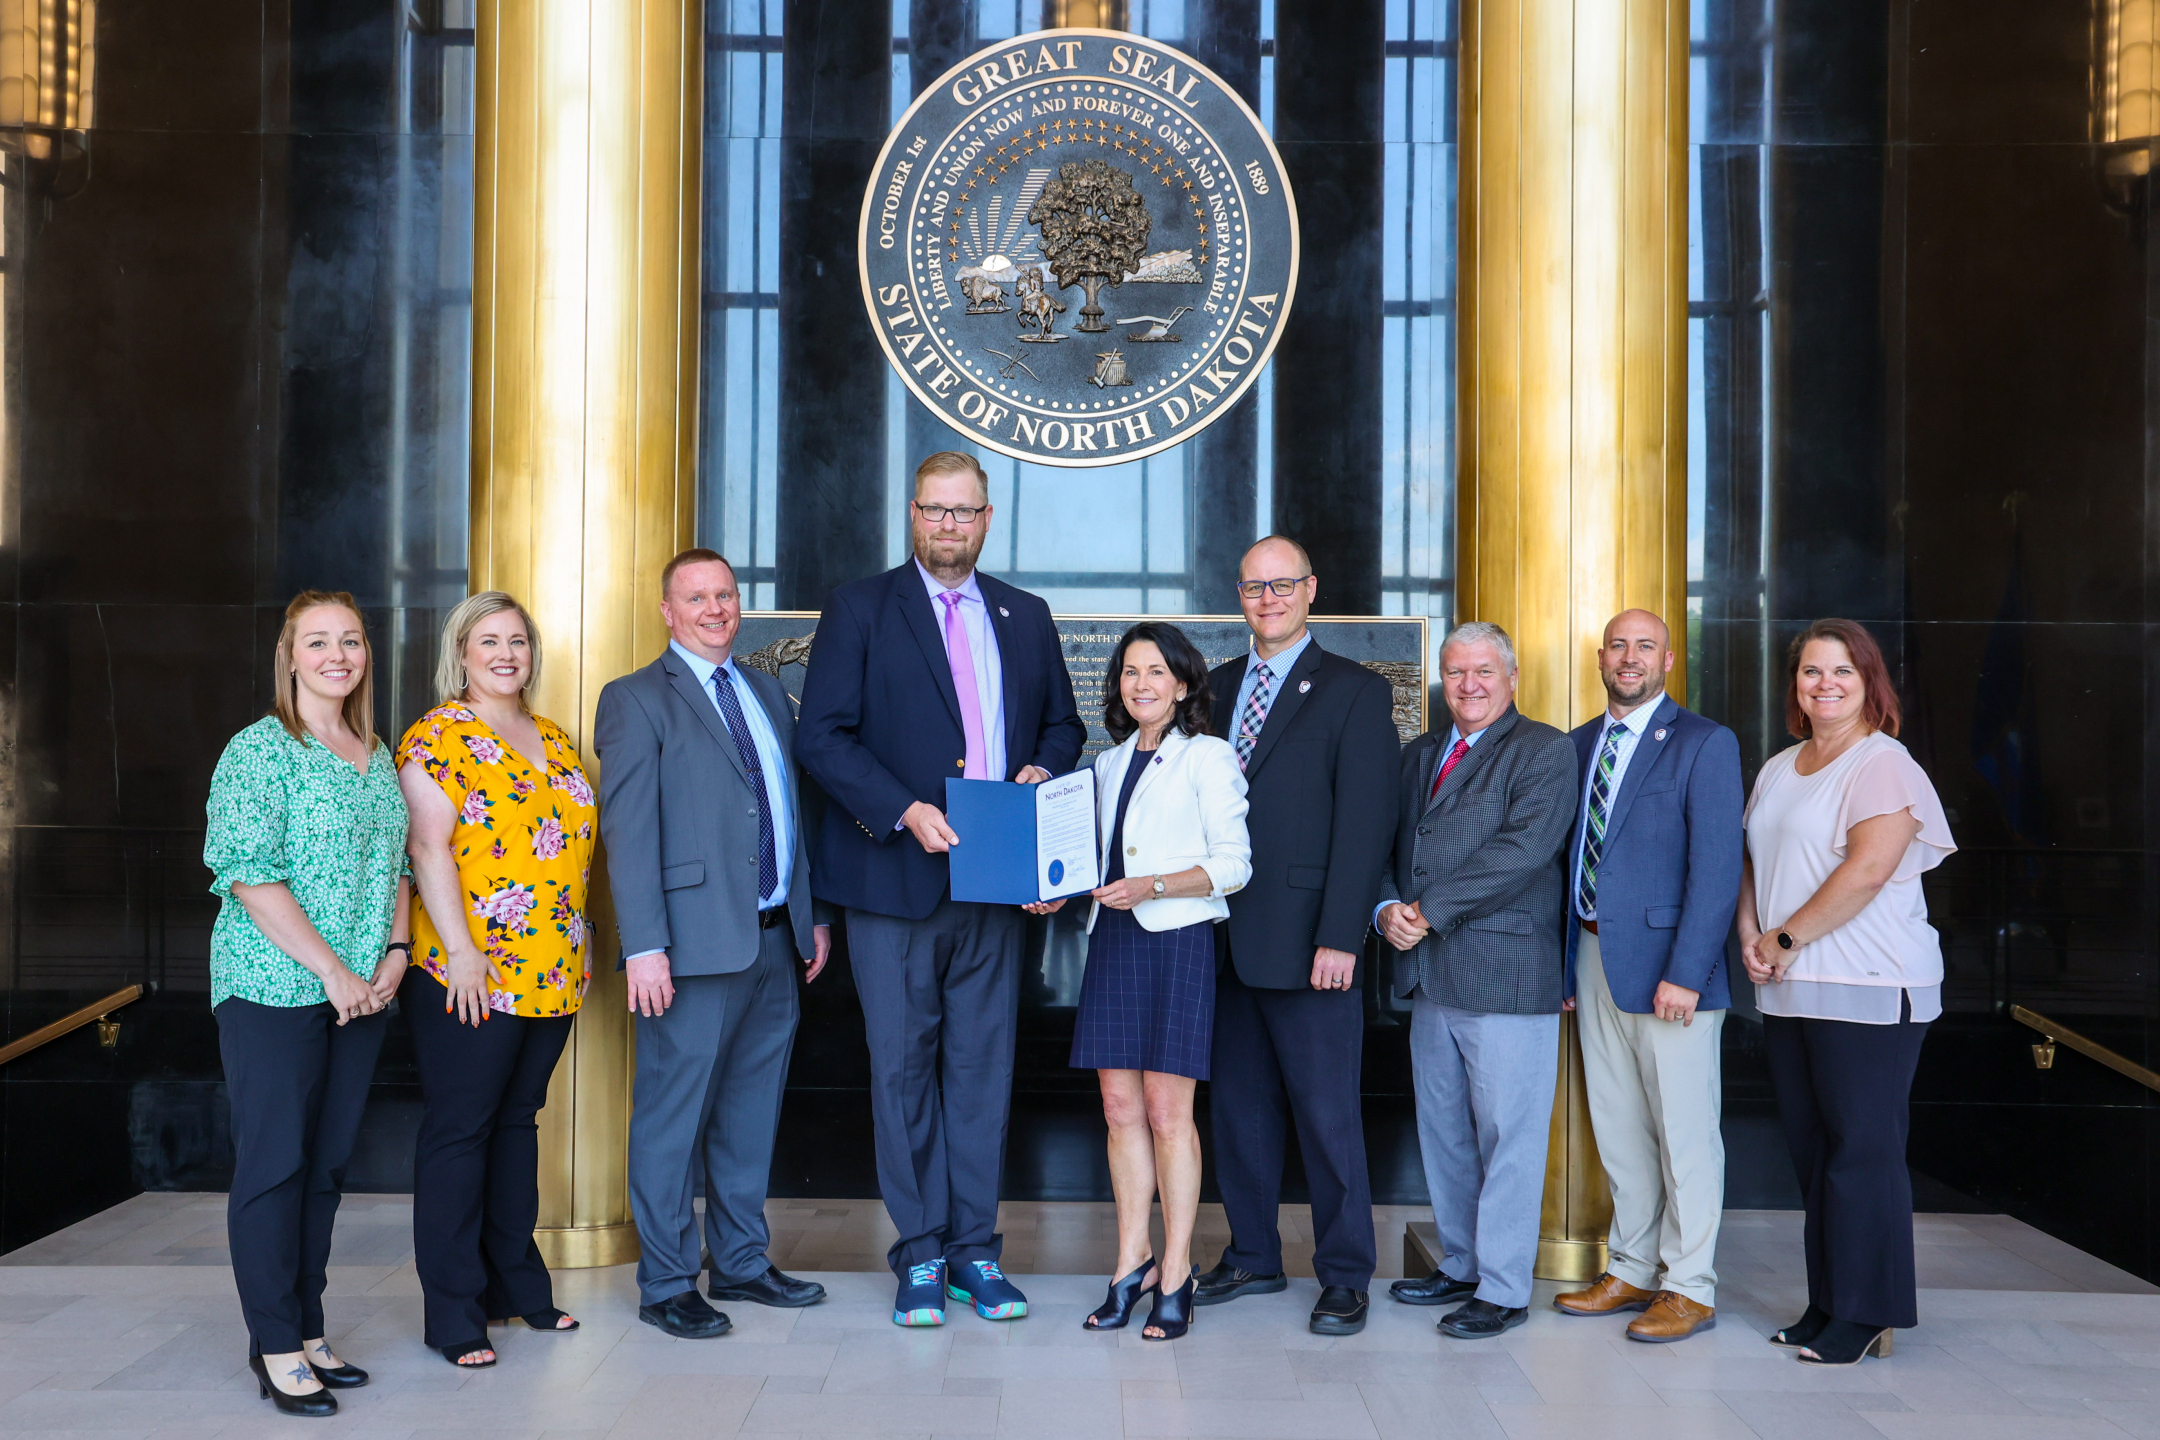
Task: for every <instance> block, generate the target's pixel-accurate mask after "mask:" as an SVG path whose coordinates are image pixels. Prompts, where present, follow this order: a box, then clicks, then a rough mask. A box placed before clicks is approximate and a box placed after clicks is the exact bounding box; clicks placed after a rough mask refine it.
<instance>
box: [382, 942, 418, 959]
mask: <svg viewBox="0 0 2160 1440" xmlns="http://www.w3.org/2000/svg"><path fill="white" fill-rule="evenodd" d="M392 950H403V951H404V952H405V958H406V959H407V960H410V959H412V941H410V940H393V941H391V942H390V943H389V944H388V945H385V946H383V954H385V955H387V954H389V953H390V952H391V951H392Z"/></svg>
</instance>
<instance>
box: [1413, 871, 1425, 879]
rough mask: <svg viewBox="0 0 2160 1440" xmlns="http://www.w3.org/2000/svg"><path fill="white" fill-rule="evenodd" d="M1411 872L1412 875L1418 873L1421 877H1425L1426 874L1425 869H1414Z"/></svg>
mask: <svg viewBox="0 0 2160 1440" xmlns="http://www.w3.org/2000/svg"><path fill="white" fill-rule="evenodd" d="M1410 873H1411V874H1412V875H1416V876H1419V877H1421V878H1422V877H1423V875H1424V874H1425V872H1424V871H1423V870H1413V871H1411V872H1410Z"/></svg>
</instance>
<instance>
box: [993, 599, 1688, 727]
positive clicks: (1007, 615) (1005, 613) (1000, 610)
mask: <svg viewBox="0 0 2160 1440" xmlns="http://www.w3.org/2000/svg"><path fill="white" fill-rule="evenodd" d="M998 614H1000V615H1002V616H1004V617H1005V618H1006V619H1007V620H1010V619H1012V611H1010V610H1007V609H1006V608H1005V607H1004V606H1002V605H1000V606H998ZM1662 733H1663V732H1660V734H1661V736H1662Z"/></svg>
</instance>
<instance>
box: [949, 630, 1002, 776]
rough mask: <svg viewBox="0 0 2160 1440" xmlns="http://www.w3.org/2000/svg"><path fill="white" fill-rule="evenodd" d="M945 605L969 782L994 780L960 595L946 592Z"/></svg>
mask: <svg viewBox="0 0 2160 1440" xmlns="http://www.w3.org/2000/svg"><path fill="white" fill-rule="evenodd" d="M938 598H939V599H940V600H943V601H944V602H945V659H946V662H947V663H948V664H950V665H951V666H952V683H953V689H955V690H957V691H959V692H960V729H961V732H962V733H963V734H965V735H966V736H967V769H966V770H965V771H964V772H962V773H964V774H965V775H966V777H967V778H968V779H970V780H989V779H993V778H995V777H993V776H992V775H991V774H990V751H989V749H988V748H987V747H986V746H985V745H984V744H983V728H982V695H981V693H980V692H979V691H977V690H976V688H975V652H974V651H973V650H970V649H969V648H968V638H967V626H965V625H963V624H961V623H960V601H961V598H962V597H961V594H960V592H959V591H957V590H947V591H946V592H945V593H944V594H943V595H940V596H939V597H938Z"/></svg>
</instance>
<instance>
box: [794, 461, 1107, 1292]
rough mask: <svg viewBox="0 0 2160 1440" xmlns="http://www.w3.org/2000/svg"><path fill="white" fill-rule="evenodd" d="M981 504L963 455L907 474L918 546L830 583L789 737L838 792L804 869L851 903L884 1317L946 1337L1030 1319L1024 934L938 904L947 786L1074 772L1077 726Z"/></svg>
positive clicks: (999, 919)
mask: <svg viewBox="0 0 2160 1440" xmlns="http://www.w3.org/2000/svg"><path fill="white" fill-rule="evenodd" d="M990 510H991V507H990V482H989V479H988V477H986V476H985V475H984V474H983V472H982V467H981V466H980V465H978V464H977V463H976V461H975V458H974V457H973V456H971V455H962V454H959V453H957V452H954V451H943V452H941V453H939V454H936V455H932V456H931V457H930V458H929V459H927V460H925V461H923V462H922V464H921V465H920V466H919V467H917V469H916V471H915V499H914V503H913V505H912V507H911V510H910V514H911V517H912V518H911V524H910V530H911V533H912V537H913V540H914V549H915V553H914V555H913V557H912V558H910V559H909V560H908V561H907V562H906V563H904V564H902V565H901V566H900V567H899V568H898V569H895V570H889V571H887V572H886V573H884V574H882V575H873V576H871V577H870V578H869V579H866V580H856V581H852V582H850V583H849V584H846V585H842V586H841V587H839V588H838V589H837V590H835V591H833V594H832V599H831V600H830V602H828V603H827V605H826V607H825V612H824V614H823V615H821V616H820V617H819V619H818V628H817V639H816V642H815V644H814V646H813V648H812V650H811V655H810V665H809V674H808V676H807V678H806V679H805V680H804V682H803V697H802V717H801V720H800V722H799V723H798V726H797V728H796V732H795V736H796V739H795V755H796V759H797V760H798V761H799V762H800V763H801V765H802V768H803V769H804V770H805V771H806V772H808V773H809V774H810V775H811V776H812V777H813V778H814V779H816V781H817V782H818V784H819V785H821V786H823V787H824V790H825V793H826V795H827V796H829V797H830V798H831V801H832V803H831V804H830V805H829V806H828V807H827V809H826V812H825V820H824V824H823V826H822V827H821V829H820V830H819V832H818V835H817V838H816V840H815V841H814V842H813V843H812V846H811V852H810V872H811V876H812V886H813V888H815V889H816V890H817V894H818V896H819V898H820V899H821V900H824V901H827V902H830V903H834V904H838V905H843V906H845V907H846V908H847V938H848V953H849V959H850V963H851V965H852V968H853V969H854V972H855V987H856V989H857V991H858V992H859V993H860V994H861V996H862V1006H863V1020H864V1025H865V1029H866V1031H867V1035H868V1039H869V1044H870V1072H871V1100H870V1106H871V1115H872V1117H873V1119H874V1121H875V1124H876V1130H877V1164H878V1188H879V1190H880V1191H881V1192H882V1193H883V1195H884V1197H885V1209H886V1212H887V1213H888V1214H889V1215H891V1216H892V1221H893V1226H894V1228H895V1229H897V1230H898V1231H899V1232H900V1238H899V1239H897V1240H895V1241H894V1242H893V1245H892V1248H891V1250H890V1251H888V1252H887V1255H886V1259H887V1261H888V1262H889V1263H890V1264H891V1266H892V1268H893V1272H894V1274H895V1275H896V1276H897V1277H898V1278H899V1281H900V1293H899V1296H898V1298H897V1299H896V1300H895V1301H894V1303H893V1323H895V1324H898V1325H942V1324H943V1323H944V1322H945V1298H946V1296H947V1295H948V1294H949V1295H951V1296H952V1297H953V1298H954V1299H957V1300H966V1301H969V1302H970V1303H972V1304H973V1305H974V1306H975V1310H976V1313H977V1314H979V1315H981V1316H982V1317H983V1318H984V1319H987V1320H1015V1319H1018V1318H1020V1317H1021V1316H1023V1315H1025V1314H1026V1313H1027V1297H1026V1296H1024V1295H1022V1294H1021V1293H1020V1291H1019V1289H1018V1288H1017V1287H1016V1286H1014V1285H1013V1283H1012V1282H1011V1281H1010V1280H1008V1279H1006V1278H1005V1276H1004V1274H1003V1272H1002V1271H1000V1270H999V1268H998V1257H999V1254H1000V1251H1001V1248H1002V1242H1003V1237H1002V1236H1000V1235H999V1234H998V1233H997V1204H998V1177H999V1172H1000V1170H1002V1168H1003V1166H1004V1159H1005V1122H1006V1115H1007V1112H1008V1110H1009V1109H1010V1107H1011V1102H1012V1071H1013V1041H1014V1036H1015V1033H1016V1030H1017V1028H1018V1021H1019V1005H1020V962H1021V954H1020V950H1021V941H1022V937H1023V935H1024V924H1025V922H1024V920H1023V919H1022V916H1021V911H1020V908H1019V907H1017V906H1013V905H981V904H973V903H969V902H966V901H959V900H955V899H953V898H952V885H951V863H950V861H949V860H948V859H947V852H948V851H949V850H951V849H952V847H953V846H955V845H958V844H964V843H965V842H966V840H967V837H966V836H964V835H957V834H955V833H954V831H953V827H952V826H951V825H950V824H949V823H948V822H947V821H946V818H945V812H944V801H945V782H946V781H947V780H948V779H953V778H965V779H969V780H1017V781H1021V782H1023V783H1029V784H1032V783H1036V782H1039V781H1043V780H1048V779H1050V778H1051V777H1052V776H1054V775H1060V774H1063V773H1065V772H1066V771H1069V770H1071V769H1072V768H1073V766H1074V765H1075V764H1077V763H1078V761H1079V759H1080V747H1081V745H1082V744H1083V743H1084V742H1085V741H1086V739H1087V727H1086V726H1084V725H1082V724H1081V723H1080V717H1079V715H1078V713H1077V712H1076V711H1075V709H1074V705H1073V691H1072V677H1071V676H1070V675H1068V674H1067V673H1066V670H1065V655H1064V647H1063V646H1062V645H1061V644H1060V643H1059V640H1058V633H1057V626H1056V625H1055V624H1054V623H1052V621H1051V618H1050V607H1049V606H1048V605H1045V604H1044V603H1043V602H1042V600H1041V599H1039V598H1038V597H1036V596H1033V595H1030V594H1028V593H1027V592H1026V591H1024V590H1016V589H1014V588H1013V587H1012V586H1010V585H1007V584H1005V583H1003V582H1002V581H998V580H993V579H991V578H990V577H989V576H987V575H981V574H978V573H977V572H976V569H975V562H976V559H977V558H978V557H979V556H980V555H981V554H982V548H983V541H984V540H985V539H986V538H987V537H988V535H989V531H990Z"/></svg>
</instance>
